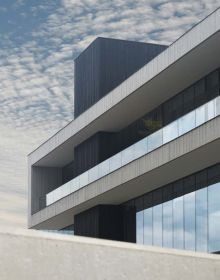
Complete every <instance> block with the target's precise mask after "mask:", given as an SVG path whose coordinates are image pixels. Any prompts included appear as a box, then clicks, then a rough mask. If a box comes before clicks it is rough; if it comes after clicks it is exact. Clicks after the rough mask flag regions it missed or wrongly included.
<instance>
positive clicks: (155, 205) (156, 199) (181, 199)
mask: <svg viewBox="0 0 220 280" xmlns="http://www.w3.org/2000/svg"><path fill="white" fill-rule="evenodd" d="M137 201H138V207H136V208H137V213H136V236H137V243H140V244H146V245H155V246H163V247H167V248H177V249H185V250H192V251H200V252H210V253H214V252H215V253H216V252H220V164H217V165H215V166H212V167H210V168H208V169H205V170H203V171H201V172H198V173H196V174H193V175H191V176H188V177H186V178H183V179H181V180H178V181H177V182H174V183H172V184H169V185H166V186H164V187H162V188H160V189H157V190H155V191H152V192H150V193H147V194H145V195H143V196H141V197H139V198H137V199H134V200H132V201H130V202H129V203H132V204H133V205H135V206H136V205H137Z"/></svg>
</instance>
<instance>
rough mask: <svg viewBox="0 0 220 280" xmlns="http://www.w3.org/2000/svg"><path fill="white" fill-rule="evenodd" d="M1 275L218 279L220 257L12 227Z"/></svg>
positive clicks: (4, 237) (0, 251) (2, 239)
mask: <svg viewBox="0 0 220 280" xmlns="http://www.w3.org/2000/svg"><path fill="white" fill-rule="evenodd" d="M0 279H1V280H14V279H16V280H17V279H31V280H35V279H38V280H39V279H51V280H52V279H57V280H58V279H59V280H60V279H62V280H65V279H83V280H85V279H89V280H92V279H95V280H99V279H100V280H103V279H114V280H115V279H126V280H127V279H132V280H133V279H135V280H138V279H141V280H142V279H147V280H151V279H152V280H157V279H158V280H159V279H163V280H168V279H169V280H174V279H175V280H176V279H178V280H188V279H193V280H196V279H198V280H207V279H209V280H214V279H215V280H217V279H220V256H218V255H208V254H199V253H191V252H182V251H177V250H166V249H160V248H152V247H145V246H140V245H134V244H129V243H122V242H113V241H105V240H97V239H92V238H83V237H74V236H73V237H69V236H64V235H59V234H52V233H44V232H37V231H34V230H15V229H8V230H4V231H1V230H0Z"/></svg>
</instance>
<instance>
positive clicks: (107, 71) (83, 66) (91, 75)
mask: <svg viewBox="0 0 220 280" xmlns="http://www.w3.org/2000/svg"><path fill="white" fill-rule="evenodd" d="M165 48H166V46H163V45H155V44H147V43H140V42H131V41H124V40H116V39H106V38H97V39H96V40H95V41H94V42H93V43H92V44H91V45H90V46H89V47H88V48H87V49H86V50H85V51H84V52H82V53H81V54H80V55H79V57H78V58H76V59H75V78H74V83H75V88H74V103H75V106H74V115H75V118H76V117H78V116H79V115H80V114H81V113H83V112H84V111H85V110H87V109H88V108H89V107H90V106H92V105H93V104H94V103H96V102H97V101H98V100H99V99H100V98H102V97H103V96H105V95H106V94H107V93H109V92H110V91H111V90H113V89H114V88H115V87H117V86H118V85H119V84H120V83H121V82H123V81H124V80H126V79H127V78H128V77H129V76H130V75H132V74H133V73H134V72H136V71H137V70H138V69H140V68H141V67H143V66H144V65H145V64H146V63H147V62H149V61H150V60H151V59H153V58H154V57H155V56H157V55H158V54H159V53H160V52H161V51H163V50H164V49H165Z"/></svg>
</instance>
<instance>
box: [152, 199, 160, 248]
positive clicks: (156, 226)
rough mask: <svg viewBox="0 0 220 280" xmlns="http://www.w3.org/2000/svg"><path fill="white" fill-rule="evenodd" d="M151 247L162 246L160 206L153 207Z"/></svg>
mask: <svg viewBox="0 0 220 280" xmlns="http://www.w3.org/2000/svg"><path fill="white" fill-rule="evenodd" d="M153 245H156V246H162V204H159V205H156V206H154V207H153Z"/></svg>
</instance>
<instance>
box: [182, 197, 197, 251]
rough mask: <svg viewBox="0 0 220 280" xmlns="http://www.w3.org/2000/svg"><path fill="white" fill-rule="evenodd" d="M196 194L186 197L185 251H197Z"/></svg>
mask: <svg viewBox="0 0 220 280" xmlns="http://www.w3.org/2000/svg"><path fill="white" fill-rule="evenodd" d="M195 210H196V206H195V192H191V193H188V194H186V195H184V226H185V228H184V239H185V249H186V250H192V251H195V247H196V244H195V242H196V239H195V238H196V231H195V228H196V211H195Z"/></svg>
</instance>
